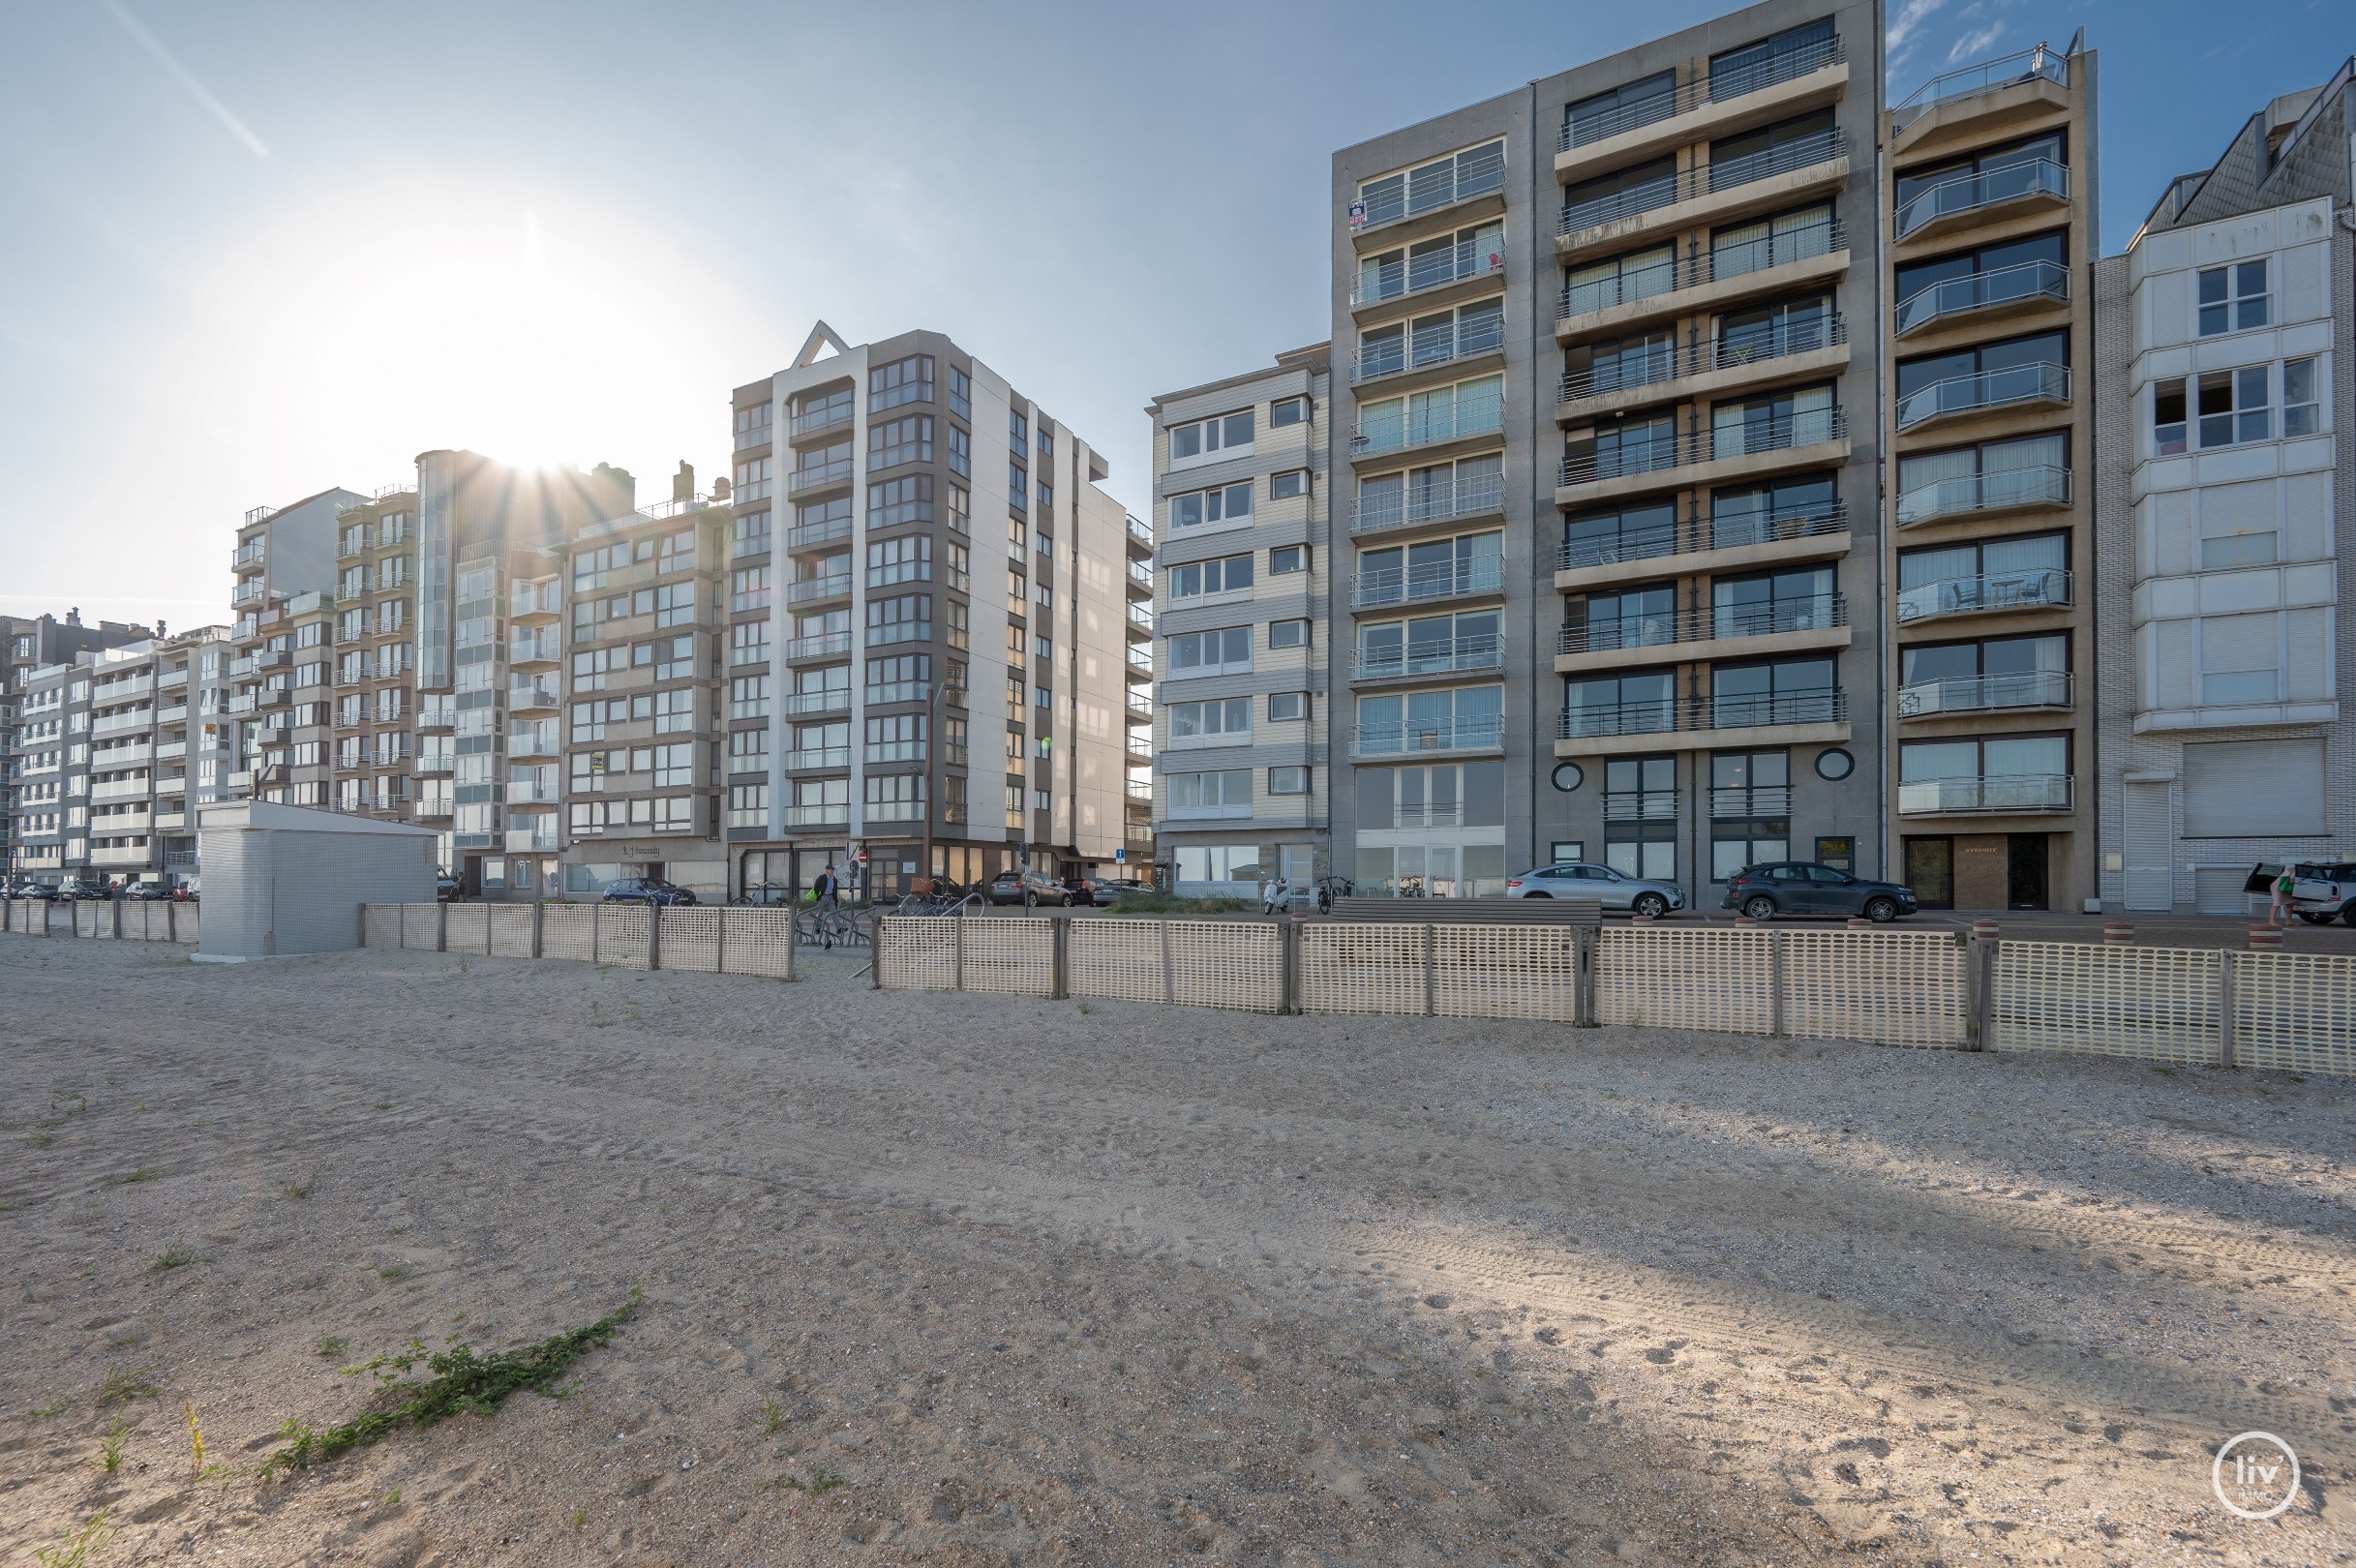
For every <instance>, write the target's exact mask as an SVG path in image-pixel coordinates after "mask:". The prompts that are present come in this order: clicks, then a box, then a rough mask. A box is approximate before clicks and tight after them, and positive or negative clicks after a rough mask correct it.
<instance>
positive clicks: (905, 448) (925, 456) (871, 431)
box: [867, 388, 932, 473]
mask: <svg viewBox="0 0 2356 1568" xmlns="http://www.w3.org/2000/svg"><path fill="white" fill-rule="evenodd" d="M926 395H927V396H929V395H930V389H929V388H928V389H927V392H926ZM931 461H932V415H930V414H910V415H909V416H908V417H906V418H905V419H893V420H890V421H888V422H886V423H884V424H880V425H871V426H869V427H868V429H867V469H868V471H869V472H870V473H872V472H874V471H875V470H876V469H879V468H891V467H897V466H899V465H900V464H903V463H930V462H931Z"/></svg>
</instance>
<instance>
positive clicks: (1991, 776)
mask: <svg viewBox="0 0 2356 1568" xmlns="http://www.w3.org/2000/svg"><path fill="white" fill-rule="evenodd" d="M2068 808H2069V737H2068V736H2062V735H2024V736H2004V737H2001V738H1990V739H1984V740H1983V739H1956V740H1913V741H1906V742H1902V743H1901V744H1900V745H1899V747H1898V810H1899V811H1900V812H1901V813H1905V812H1921V811H2021V810H2031V811H2035V810H2046V811H2053V810H2067V809H2068Z"/></svg>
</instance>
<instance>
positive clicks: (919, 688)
mask: <svg viewBox="0 0 2356 1568" xmlns="http://www.w3.org/2000/svg"><path fill="white" fill-rule="evenodd" d="M930 701H932V682H931V681H929V680H890V681H882V682H878V683H877V684H875V685H871V686H869V687H868V688H867V696H866V704H867V706H868V707H869V708H876V707H880V706H882V705H883V704H885V703H926V702H930Z"/></svg>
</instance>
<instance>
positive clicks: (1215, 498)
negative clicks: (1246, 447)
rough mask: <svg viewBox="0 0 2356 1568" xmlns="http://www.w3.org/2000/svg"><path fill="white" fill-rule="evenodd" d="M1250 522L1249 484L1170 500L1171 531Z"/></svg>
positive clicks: (1198, 492) (1250, 492)
mask: <svg viewBox="0 0 2356 1568" xmlns="http://www.w3.org/2000/svg"><path fill="white" fill-rule="evenodd" d="M1251 518H1252V484H1251V482H1250V481H1249V480H1247V481H1245V482H1244V483H1242V484H1240V485H1227V486H1225V487H1223V488H1222V489H1219V490H1202V491H1196V492H1195V493H1193V495H1189V496H1172V497H1171V498H1170V527H1171V528H1199V527H1201V526H1202V525H1204V524H1208V523H1241V522H1249V521H1251Z"/></svg>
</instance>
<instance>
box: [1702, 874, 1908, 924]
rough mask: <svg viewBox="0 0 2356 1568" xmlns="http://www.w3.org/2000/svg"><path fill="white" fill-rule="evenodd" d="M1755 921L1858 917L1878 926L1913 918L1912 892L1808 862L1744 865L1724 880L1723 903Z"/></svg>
mask: <svg viewBox="0 0 2356 1568" xmlns="http://www.w3.org/2000/svg"><path fill="white" fill-rule="evenodd" d="M1725 907H1726V908H1728V909H1738V910H1740V911H1741V912H1742V913H1743V914H1745V915H1748V916H1749V917H1750V918H1751V919H1752V920H1773V919H1775V918H1776V917H1777V916H1779V915H1862V916H1864V917H1865V919H1867V920H1872V921H1874V922H1875V923H1877V924H1884V923H1887V922H1888V921H1890V920H1896V919H1898V917H1900V916H1901V915H1912V914H1913V913H1915V890H1913V889H1912V888H1909V887H1907V886H1905V885H1904V884H1903V883H1896V882H1872V881H1869V880H1867V879H1866V878H1863V877H1853V876H1851V875H1850V874H1849V873H1848V872H1846V871H1836V870H1834V869H1833V868H1832V867H1831V866H1828V865H1817V864H1815V863H1814V862H1812V861H1808V860H1783V861H1775V862H1770V863H1768V864H1765V865H1754V866H1747V867H1745V868H1744V869H1742V870H1740V871H1737V872H1736V873H1735V874H1734V875H1733V876H1732V877H1730V878H1728V879H1727V883H1726V904H1725Z"/></svg>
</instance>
